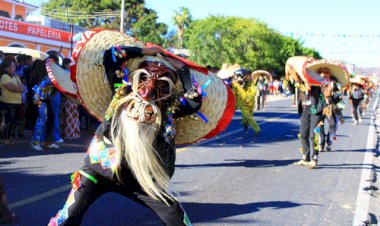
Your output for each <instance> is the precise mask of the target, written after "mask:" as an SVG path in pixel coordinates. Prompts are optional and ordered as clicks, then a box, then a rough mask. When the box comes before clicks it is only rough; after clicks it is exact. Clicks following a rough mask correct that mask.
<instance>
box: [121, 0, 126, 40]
mask: <svg viewBox="0 0 380 226" xmlns="http://www.w3.org/2000/svg"><path fill="white" fill-rule="evenodd" d="M124 9H125V0H121V10H120V32H122V33H124Z"/></svg>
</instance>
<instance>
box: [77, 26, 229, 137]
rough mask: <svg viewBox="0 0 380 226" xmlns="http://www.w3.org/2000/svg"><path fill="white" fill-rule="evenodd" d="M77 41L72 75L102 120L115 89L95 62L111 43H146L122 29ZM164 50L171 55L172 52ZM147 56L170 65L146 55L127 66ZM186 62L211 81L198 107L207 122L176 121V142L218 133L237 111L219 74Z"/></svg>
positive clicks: (87, 103) (86, 104) (90, 108)
mask: <svg viewBox="0 0 380 226" xmlns="http://www.w3.org/2000/svg"><path fill="white" fill-rule="evenodd" d="M78 44H79V46H78ZM78 44H77V46H76V47H75V49H74V53H75V54H73V59H74V63H75V64H74V66H75V67H73V66H72V67H71V69H70V71H71V78H72V80H73V81H74V82H75V83H76V86H77V90H78V97H79V98H80V100H81V102H82V104H83V106H84V107H85V108H86V109H87V110H88V111H89V112H90V113H91V114H92V115H94V116H95V117H96V118H98V119H99V120H102V119H103V117H104V115H105V112H106V110H107V108H108V105H109V103H110V102H111V99H112V91H111V88H110V86H109V82H108V80H107V77H106V76H105V71H104V67H97V66H96V63H99V62H103V57H102V54H103V52H104V50H107V49H110V48H111V47H112V46H117V45H123V46H134V47H136V46H137V47H143V46H144V44H143V43H141V42H139V41H137V40H135V39H133V38H131V37H129V36H127V35H125V34H123V33H120V32H118V31H110V30H93V31H88V32H85V33H84V34H83V35H82V37H81V40H80V41H79V42H78ZM165 53H166V54H167V55H168V56H172V54H170V53H169V52H165ZM172 57H174V56H172ZM144 59H149V60H150V61H161V62H163V63H165V64H168V65H170V64H169V63H168V62H166V61H164V60H163V59H162V58H159V57H152V56H145V57H143V58H135V59H134V60H133V61H131V62H127V67H128V70H129V71H130V72H132V71H134V70H135V69H137V68H138V66H139V63H141V62H142V61H143V60H144ZM177 59H180V58H177ZM184 63H185V64H187V65H189V67H191V68H190V72H191V74H192V75H193V76H194V78H195V80H196V81H197V82H198V84H199V85H200V87H201V86H202V85H203V84H205V83H206V82H207V83H208V84H209V85H208V86H207V87H206V88H205V90H204V92H205V93H206V94H207V96H206V97H205V98H204V100H203V104H202V107H201V109H200V110H199V112H200V113H202V114H203V115H204V116H205V117H206V118H207V120H208V122H207V123H205V122H203V121H202V120H199V121H197V120H194V119H191V118H190V117H183V120H179V121H178V122H176V134H177V135H176V144H190V143H194V142H196V141H198V140H201V139H206V138H210V137H212V136H215V135H216V134H218V133H219V132H221V131H223V130H224V129H225V128H226V127H227V125H228V124H229V123H230V121H231V118H232V116H233V114H234V112H235V97H234V95H233V93H232V91H231V90H230V89H229V87H228V86H226V85H225V84H224V82H223V81H222V80H221V79H220V78H218V77H217V76H216V75H214V74H212V73H208V74H207V69H205V70H202V69H204V68H201V67H200V66H197V65H195V64H194V63H192V64H189V61H185V62H184ZM202 72H204V73H202Z"/></svg>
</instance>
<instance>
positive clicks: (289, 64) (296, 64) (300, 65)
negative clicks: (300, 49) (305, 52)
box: [285, 56, 323, 86]
mask: <svg viewBox="0 0 380 226" xmlns="http://www.w3.org/2000/svg"><path fill="white" fill-rule="evenodd" d="M312 60H313V59H311V58H309V57H307V56H294V57H290V58H289V59H288V60H287V61H286V66H285V73H286V74H287V75H289V74H292V73H296V74H297V75H298V76H299V77H300V78H301V79H302V81H303V82H304V83H306V84H308V85H309V86H320V85H321V83H322V81H323V78H322V77H321V76H320V75H319V74H317V73H314V72H313V71H310V70H309V71H308V70H307V69H306V65H307V63H308V62H309V61H312Z"/></svg>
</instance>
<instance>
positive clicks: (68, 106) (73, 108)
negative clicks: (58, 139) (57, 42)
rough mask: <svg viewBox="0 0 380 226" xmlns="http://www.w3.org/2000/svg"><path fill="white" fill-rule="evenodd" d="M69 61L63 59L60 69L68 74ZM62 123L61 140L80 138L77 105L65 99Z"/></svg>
mask: <svg viewBox="0 0 380 226" xmlns="http://www.w3.org/2000/svg"><path fill="white" fill-rule="evenodd" d="M69 67H70V59H69V58H65V59H63V61H62V68H63V69H64V70H65V71H66V72H67V73H70V70H69ZM63 110H64V122H63V134H62V136H63V138H65V139H69V140H71V139H78V138H80V129H79V111H78V105H77V104H76V103H73V102H72V101H71V100H70V99H68V98H66V100H65V101H64V104H63Z"/></svg>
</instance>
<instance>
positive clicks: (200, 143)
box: [191, 113, 293, 146]
mask: <svg viewBox="0 0 380 226" xmlns="http://www.w3.org/2000/svg"><path fill="white" fill-rule="evenodd" d="M288 115H293V114H289V113H287V114H283V115H280V116H278V117H275V118H270V119H268V120H266V121H263V122H259V123H257V124H258V125H264V124H266V123H268V122H274V121H277V120H278V119H280V118H285V117H286V116H288ZM241 131H243V129H242V128H241V129H236V130H234V131H231V132H228V133H225V134H223V135H221V136H215V137H213V138H211V139H208V140H203V141H200V142H198V143H195V144H193V145H191V146H199V145H203V144H206V143H208V142H211V141H215V140H218V139H221V138H224V137H228V136H231V135H233V134H235V133H238V132H241Z"/></svg>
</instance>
